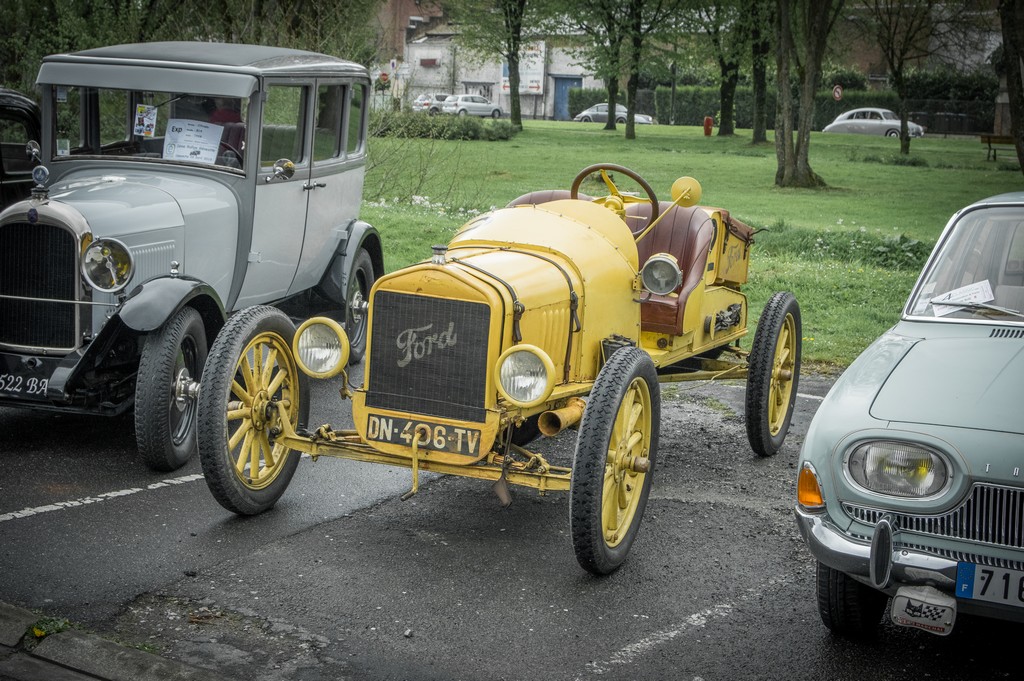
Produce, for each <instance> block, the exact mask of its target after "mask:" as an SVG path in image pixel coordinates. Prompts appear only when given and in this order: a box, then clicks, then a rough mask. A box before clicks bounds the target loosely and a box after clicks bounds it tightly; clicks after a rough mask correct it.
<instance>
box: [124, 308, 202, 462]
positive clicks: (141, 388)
mask: <svg viewBox="0 0 1024 681" xmlns="http://www.w3.org/2000/svg"><path fill="white" fill-rule="evenodd" d="M208 350H209V347H208V345H207V343H206V327H205V326H204V325H203V318H202V317H201V316H199V313H198V312H196V311H195V310H194V309H193V308H191V307H183V308H182V309H181V310H180V311H179V312H178V313H177V314H176V315H174V317H172V318H171V319H169V320H167V322H166V323H164V325H163V326H161V327H160V328H159V329H157V330H156V331H155V332H153V333H151V334H149V335H148V336H146V340H145V343H144V344H143V346H142V357H141V359H140V361H139V373H138V376H137V377H136V382H135V440H136V443H137V445H138V448H139V456H140V457H141V459H142V461H143V463H145V464H146V465H147V466H148V467H149V468H151V469H152V470H154V471H163V472H168V471H173V470H177V469H178V468H181V467H182V466H184V465H185V464H186V463H188V461H189V459H191V458H192V456H193V455H194V454H195V453H196V401H195V400H194V399H190V398H187V397H182V398H181V399H175V392H176V391H175V386H176V384H177V382H178V381H179V379H180V380H183V381H189V380H195V381H198V380H199V379H200V378H201V377H202V375H203V366H204V365H205V364H206V355H207V351H208Z"/></svg>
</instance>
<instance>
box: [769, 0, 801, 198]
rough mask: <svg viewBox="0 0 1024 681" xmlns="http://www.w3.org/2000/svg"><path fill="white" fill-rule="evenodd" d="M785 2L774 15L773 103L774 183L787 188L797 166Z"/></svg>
mask: <svg viewBox="0 0 1024 681" xmlns="http://www.w3.org/2000/svg"><path fill="white" fill-rule="evenodd" d="M789 10H790V3H789V1H788V0H780V1H779V3H778V7H777V8H776V12H775V22H774V23H775V35H776V39H777V44H776V45H775V64H776V68H777V75H776V78H775V79H776V81H777V87H778V95H777V97H776V101H775V159H776V163H777V167H776V170H775V184H776V185H778V186H780V187H787V186H789V184H790V182H791V179H792V177H793V174H794V172H795V167H796V154H795V153H794V149H793V88H792V86H791V85H790V82H789V78H790V55H791V53H792V50H793V46H792V43H793V34H792V32H791V31H790V29H789V22H790V17H789Z"/></svg>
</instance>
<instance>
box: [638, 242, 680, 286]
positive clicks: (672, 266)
mask: <svg viewBox="0 0 1024 681" xmlns="http://www.w3.org/2000/svg"><path fill="white" fill-rule="evenodd" d="M640 280H641V281H642V282H643V284H644V288H645V289H647V290H648V291H650V292H651V293H657V294H658V295H662V296H663V295H666V294H669V293H671V292H672V291H675V290H676V289H677V288H679V285H680V284H682V283H683V273H682V271H681V270H680V269H679V264H678V263H676V259H675V257H673V256H671V255H669V254H668V253H655V254H654V255H652V256H651V257H650V258H648V259H647V262H646V263H644V268H643V270H642V271H641V272H640Z"/></svg>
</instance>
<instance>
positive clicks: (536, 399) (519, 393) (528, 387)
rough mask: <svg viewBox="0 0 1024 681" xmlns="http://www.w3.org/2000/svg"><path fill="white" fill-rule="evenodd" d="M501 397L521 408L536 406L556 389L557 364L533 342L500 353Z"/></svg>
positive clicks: (499, 383) (497, 370)
mask: <svg viewBox="0 0 1024 681" xmlns="http://www.w3.org/2000/svg"><path fill="white" fill-rule="evenodd" d="M496 374H497V375H496V376H495V379H496V382H497V384H498V392H499V393H501V396H502V397H504V398H505V399H507V400H508V401H509V402H512V403H513V404H515V405H516V406H518V407H535V406H537V405H538V404H540V403H541V402H543V401H544V400H546V399H547V398H548V397H549V396H550V395H551V391H552V390H554V388H555V365H554V364H553V363H552V362H551V358H550V357H548V356H547V354H546V353H545V352H544V351H543V350H541V349H540V348H538V347H535V346H533V345H513V346H512V347H511V348H509V349H508V350H506V351H505V352H503V353H501V357H499V358H498V365H497V369H496Z"/></svg>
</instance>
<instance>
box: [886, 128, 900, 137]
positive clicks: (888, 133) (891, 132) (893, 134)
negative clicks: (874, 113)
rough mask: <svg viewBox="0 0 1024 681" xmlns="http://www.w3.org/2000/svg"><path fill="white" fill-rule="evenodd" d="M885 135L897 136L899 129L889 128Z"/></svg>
mask: <svg viewBox="0 0 1024 681" xmlns="http://www.w3.org/2000/svg"><path fill="white" fill-rule="evenodd" d="M885 136H886V137H899V136H900V131H899V130H889V131H888V132H886V133H885Z"/></svg>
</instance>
